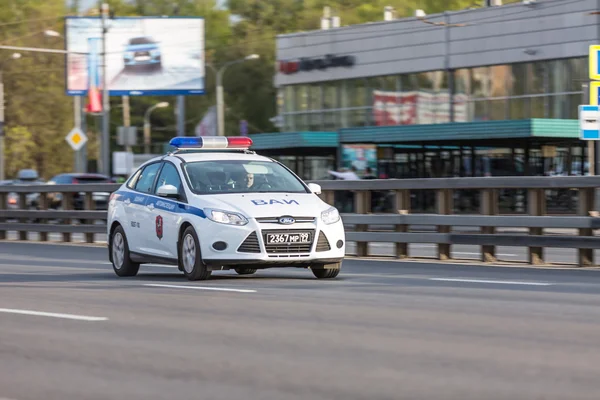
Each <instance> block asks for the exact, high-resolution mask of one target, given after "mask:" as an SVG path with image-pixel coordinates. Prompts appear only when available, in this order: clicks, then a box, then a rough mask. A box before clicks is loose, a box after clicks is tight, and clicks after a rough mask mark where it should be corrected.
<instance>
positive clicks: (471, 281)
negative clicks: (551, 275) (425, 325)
mask: <svg viewBox="0 0 600 400" xmlns="http://www.w3.org/2000/svg"><path fill="white" fill-rule="evenodd" d="M429 280H430V281H442V282H466V283H492V284H498V285H529V286H552V285H554V283H546V282H522V281H491V280H487V279H460V278H429Z"/></svg>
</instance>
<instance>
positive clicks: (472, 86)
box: [279, 57, 588, 132]
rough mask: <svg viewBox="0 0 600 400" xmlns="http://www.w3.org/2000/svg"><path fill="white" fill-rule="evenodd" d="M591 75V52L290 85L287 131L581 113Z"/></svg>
mask: <svg viewBox="0 0 600 400" xmlns="http://www.w3.org/2000/svg"><path fill="white" fill-rule="evenodd" d="M449 75H450V76H449ZM587 75H588V59H587V57H574V58H568V59H560V60H550V61H537V62H529V63H515V64H506V65H494V66H483V67H473V68H463V69H458V70H454V71H451V72H449V73H446V72H444V71H431V72H419V73H408V74H394V75H385V76H376V77H365V78H353V79H342V80H332V81H325V82H314V83H307V84H296V85H287V86H283V87H281V88H279V96H280V101H279V104H280V106H281V113H280V115H281V118H282V122H283V127H282V130H283V131H284V132H286V131H287V132H295V131H335V130H338V129H340V128H350V127H359V126H389V125H413V124H437V123H447V122H472V121H490V120H510V119H529V118H557V119H577V118H578V106H579V105H580V104H582V103H583V90H582V83H584V82H587V81H588V79H587ZM450 83H451V84H450Z"/></svg>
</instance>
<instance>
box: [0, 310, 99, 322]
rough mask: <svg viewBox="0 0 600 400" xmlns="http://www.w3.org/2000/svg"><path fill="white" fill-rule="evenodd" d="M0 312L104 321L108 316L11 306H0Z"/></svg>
mask: <svg viewBox="0 0 600 400" xmlns="http://www.w3.org/2000/svg"><path fill="white" fill-rule="evenodd" d="M0 312H3V313H8V314H23V315H34V316H37V317H51V318H62V319H74V320H77V321H106V320H108V318H106V317H89V316H87V315H74V314H59V313H49V312H43V311H33V310H17V309H12V308H0Z"/></svg>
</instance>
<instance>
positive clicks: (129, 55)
mask: <svg viewBox="0 0 600 400" xmlns="http://www.w3.org/2000/svg"><path fill="white" fill-rule="evenodd" d="M125 58H133V51H126V52H125Z"/></svg>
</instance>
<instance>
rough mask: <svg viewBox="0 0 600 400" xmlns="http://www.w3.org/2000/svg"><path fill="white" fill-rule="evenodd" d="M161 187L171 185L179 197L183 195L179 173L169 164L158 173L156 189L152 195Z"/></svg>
mask: <svg viewBox="0 0 600 400" xmlns="http://www.w3.org/2000/svg"><path fill="white" fill-rule="evenodd" d="M163 185H173V186H175V187H176V188H177V190H178V191H179V194H180V195H181V194H182V193H183V187H182V185H181V178H180V177H179V172H177V168H176V167H175V166H174V165H173V164H171V163H165V166H164V167H163V169H162V171H160V175H159V176H158V183H157V184H156V189H155V191H154V193H156V191H157V190H158V188H159V187H161V186H163Z"/></svg>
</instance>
